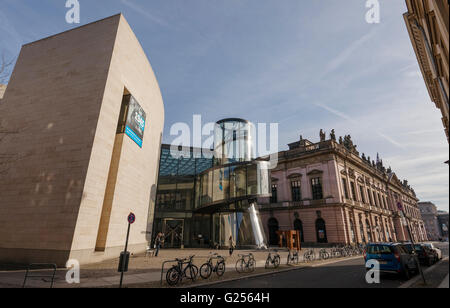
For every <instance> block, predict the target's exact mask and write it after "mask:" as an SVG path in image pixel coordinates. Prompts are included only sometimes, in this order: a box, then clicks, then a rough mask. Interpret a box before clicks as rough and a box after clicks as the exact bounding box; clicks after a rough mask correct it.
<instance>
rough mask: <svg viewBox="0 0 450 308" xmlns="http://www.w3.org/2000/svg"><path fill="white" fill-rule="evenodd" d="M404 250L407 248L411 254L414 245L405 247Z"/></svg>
mask: <svg viewBox="0 0 450 308" xmlns="http://www.w3.org/2000/svg"><path fill="white" fill-rule="evenodd" d="M403 248H405V249H406V251H408V252H409V253H411V252H412V251H413V248H412V245H404V246H403Z"/></svg>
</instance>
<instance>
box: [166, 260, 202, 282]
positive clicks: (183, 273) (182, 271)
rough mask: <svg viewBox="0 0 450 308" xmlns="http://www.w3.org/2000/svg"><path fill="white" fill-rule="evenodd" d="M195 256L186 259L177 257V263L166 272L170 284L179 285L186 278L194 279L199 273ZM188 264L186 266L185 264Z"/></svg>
mask: <svg viewBox="0 0 450 308" xmlns="http://www.w3.org/2000/svg"><path fill="white" fill-rule="evenodd" d="M193 259H194V256H190V257H189V258H184V259H175V260H176V261H177V264H176V265H173V266H172V267H171V268H170V269H169V270H168V271H167V274H166V281H167V283H168V284H169V285H170V286H174V285H177V284H178V283H180V282H181V281H182V280H183V279H184V278H186V279H189V280H191V281H194V280H195V279H196V278H197V275H198V267H197V266H195V265H194V264H193ZM184 265H186V266H184Z"/></svg>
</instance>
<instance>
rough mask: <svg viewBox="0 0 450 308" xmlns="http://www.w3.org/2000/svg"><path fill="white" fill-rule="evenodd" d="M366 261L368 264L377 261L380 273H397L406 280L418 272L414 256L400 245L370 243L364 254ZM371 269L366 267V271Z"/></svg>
mask: <svg viewBox="0 0 450 308" xmlns="http://www.w3.org/2000/svg"><path fill="white" fill-rule="evenodd" d="M364 259H365V261H366V264H367V261H368V260H377V261H378V263H379V264H380V272H390V273H397V274H400V275H402V276H403V277H404V278H406V279H409V278H410V277H411V274H412V273H416V272H417V271H418V267H417V261H416V260H415V257H414V255H411V254H410V253H409V252H408V250H407V248H406V247H405V246H404V245H403V244H399V243H370V244H368V245H367V248H366V251H365V252H364ZM369 269H370V268H368V267H366V270H369Z"/></svg>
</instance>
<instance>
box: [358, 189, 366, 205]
mask: <svg viewBox="0 0 450 308" xmlns="http://www.w3.org/2000/svg"><path fill="white" fill-rule="evenodd" d="M359 195H360V196H361V201H362V203H366V198H365V197H364V188H363V186H362V185H359Z"/></svg>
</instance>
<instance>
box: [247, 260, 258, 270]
mask: <svg viewBox="0 0 450 308" xmlns="http://www.w3.org/2000/svg"><path fill="white" fill-rule="evenodd" d="M255 267H256V261H255V259H253V258H251V259H249V260H248V271H249V272H253V271H254V270H255Z"/></svg>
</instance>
